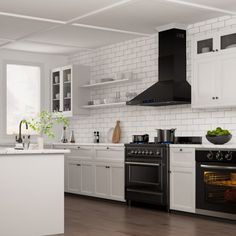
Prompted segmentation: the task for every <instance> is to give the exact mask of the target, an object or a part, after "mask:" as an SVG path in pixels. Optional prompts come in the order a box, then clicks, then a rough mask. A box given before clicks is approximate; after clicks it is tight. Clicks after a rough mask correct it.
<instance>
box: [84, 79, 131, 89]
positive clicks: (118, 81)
mask: <svg viewBox="0 0 236 236" xmlns="http://www.w3.org/2000/svg"><path fill="white" fill-rule="evenodd" d="M129 80H130V79H120V80H112V81H108V82H101V83H94V84H84V85H82V86H81V87H82V88H91V87H96V86H102V85H107V84H117V83H122V82H126V81H129Z"/></svg>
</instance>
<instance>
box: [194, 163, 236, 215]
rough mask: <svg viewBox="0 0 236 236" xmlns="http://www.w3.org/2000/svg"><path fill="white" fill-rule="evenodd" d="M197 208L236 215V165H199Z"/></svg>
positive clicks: (197, 174)
mask: <svg viewBox="0 0 236 236" xmlns="http://www.w3.org/2000/svg"><path fill="white" fill-rule="evenodd" d="M196 168H197V169H196V170H197V171H196V188H197V189H196V208H197V209H203V210H208V211H217V212H224V213H233V214H235V213H236V164H227V163H209V162H208V163H207V162H206V163H197V167H196Z"/></svg>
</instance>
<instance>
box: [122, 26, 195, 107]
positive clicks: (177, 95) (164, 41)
mask: <svg viewBox="0 0 236 236" xmlns="http://www.w3.org/2000/svg"><path fill="white" fill-rule="evenodd" d="M158 61H159V81H158V82H157V83H155V84H154V85H152V86H151V87H149V88H148V89H146V90H145V91H144V92H142V93H141V94H139V95H138V96H136V97H135V98H133V99H132V100H131V101H128V102H127V103H126V104H127V105H142V106H167V105H180V104H190V103H191V87H190V85H189V83H188V82H187V81H186V31H185V30H182V29H170V30H166V31H162V32H159V60H158Z"/></svg>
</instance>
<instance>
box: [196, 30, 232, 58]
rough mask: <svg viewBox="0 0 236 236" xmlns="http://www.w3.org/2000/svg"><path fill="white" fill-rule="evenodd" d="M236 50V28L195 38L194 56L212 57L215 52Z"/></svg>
mask: <svg viewBox="0 0 236 236" xmlns="http://www.w3.org/2000/svg"><path fill="white" fill-rule="evenodd" d="M235 52H236V30H235V29H229V30H222V31H219V32H213V33H209V34H205V35H202V36H197V37H195V38H194V40H193V44H192V54H193V57H194V58H206V57H208V56H209V57H211V56H212V55H214V54H222V53H223V54H224V53H235Z"/></svg>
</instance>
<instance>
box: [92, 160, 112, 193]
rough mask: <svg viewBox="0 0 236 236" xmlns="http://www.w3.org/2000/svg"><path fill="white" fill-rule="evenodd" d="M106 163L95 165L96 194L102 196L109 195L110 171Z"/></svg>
mask: <svg viewBox="0 0 236 236" xmlns="http://www.w3.org/2000/svg"><path fill="white" fill-rule="evenodd" d="M107 169H108V166H107V165H105V164H96V165H95V195H97V196H100V197H107V196H109V172H108V170H107Z"/></svg>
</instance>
